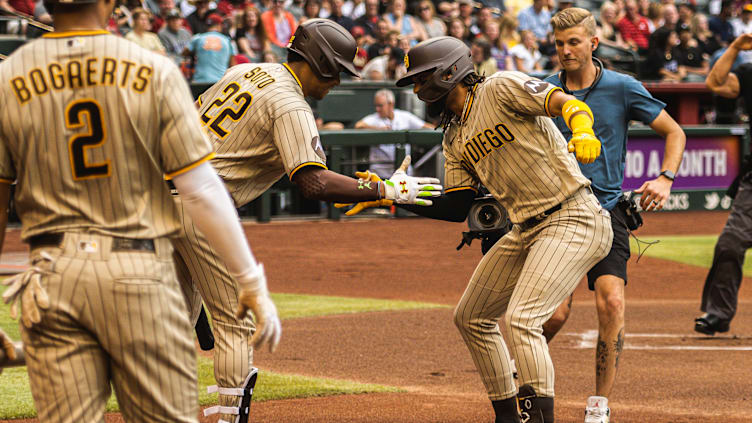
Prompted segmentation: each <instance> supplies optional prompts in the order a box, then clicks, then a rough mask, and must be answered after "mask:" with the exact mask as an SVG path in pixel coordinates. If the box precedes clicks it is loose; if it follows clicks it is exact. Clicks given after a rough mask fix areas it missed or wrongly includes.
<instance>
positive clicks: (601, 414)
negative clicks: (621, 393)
mask: <svg viewBox="0 0 752 423" xmlns="http://www.w3.org/2000/svg"><path fill="white" fill-rule="evenodd" d="M610 418H611V409H610V408H608V398H606V397H590V398H588V400H587V407H585V423H609V420H610Z"/></svg>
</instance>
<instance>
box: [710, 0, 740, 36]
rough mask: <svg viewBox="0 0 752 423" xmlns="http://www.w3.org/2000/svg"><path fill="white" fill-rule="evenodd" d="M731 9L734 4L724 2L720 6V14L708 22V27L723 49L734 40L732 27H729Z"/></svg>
mask: <svg viewBox="0 0 752 423" xmlns="http://www.w3.org/2000/svg"><path fill="white" fill-rule="evenodd" d="M733 7H734V3H733V2H732V1H731V0H726V1H724V2H723V3H722V4H721V12H720V13H719V14H718V15H717V16H713V17H712V18H710V20H708V27H709V28H710V30H711V31H712V32H713V34H715V37H716V38H717V39H718V41H719V42H720V44H721V45H722V46H723V47H726V46H727V45H728V44H729V43H730V42H731V41H733V40H734V26H733V25H731V17H732V16H733V13H732V11H733Z"/></svg>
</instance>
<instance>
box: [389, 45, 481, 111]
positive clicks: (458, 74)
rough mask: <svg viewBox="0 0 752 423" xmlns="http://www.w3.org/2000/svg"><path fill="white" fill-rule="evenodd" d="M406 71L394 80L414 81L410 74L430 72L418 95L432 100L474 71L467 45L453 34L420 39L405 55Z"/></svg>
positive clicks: (428, 101) (429, 100) (412, 82)
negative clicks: (452, 35)
mask: <svg viewBox="0 0 752 423" xmlns="http://www.w3.org/2000/svg"><path fill="white" fill-rule="evenodd" d="M405 67H406V68H407V73H406V74H405V76H403V77H402V78H400V79H399V80H398V81H397V86H398V87H404V86H407V85H411V84H414V83H415V81H413V77H414V76H415V75H418V74H421V73H423V72H429V71H431V76H430V77H429V78H428V79H427V80H426V82H425V84H423V86H422V87H420V90H418V93H417V94H418V98H420V99H421V100H423V101H425V102H427V103H433V102H435V101H437V100H439V99H440V98H442V97H444V96H445V95H447V94H448V93H449V91H452V89H453V88H454V87H455V86H456V85H457V84H458V83H459V82H460V81H462V78H464V77H466V76H467V75H468V74H470V73H472V72H474V71H475V68H474V67H473V61H472V60H471V59H470V48H469V47H468V46H466V45H465V43H463V42H462V41H461V40H459V39H457V38H454V37H436V38H431V39H429V40H426V41H422V42H420V43H418V44H416V45H415V47H413V48H411V49H410V51H409V52H408V53H407V54H406V55H405Z"/></svg>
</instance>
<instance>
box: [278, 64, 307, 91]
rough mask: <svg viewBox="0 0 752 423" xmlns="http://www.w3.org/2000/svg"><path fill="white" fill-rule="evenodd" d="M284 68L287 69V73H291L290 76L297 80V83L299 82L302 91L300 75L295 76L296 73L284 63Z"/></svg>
mask: <svg viewBox="0 0 752 423" xmlns="http://www.w3.org/2000/svg"><path fill="white" fill-rule="evenodd" d="M282 66H284V67H285V69H287V71H288V72H290V75H292V77H293V78H295V82H297V83H298V86H300V88H301V89H302V88H303V84H301V83H300V79H298V75H295V72H293V71H292V69H290V66H289V65H288V64H287V63H282Z"/></svg>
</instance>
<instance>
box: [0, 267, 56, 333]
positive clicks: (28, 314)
mask: <svg viewBox="0 0 752 423" xmlns="http://www.w3.org/2000/svg"><path fill="white" fill-rule="evenodd" d="M40 260H47V261H52V260H53V258H52V257H51V256H50V255H49V254H47V253H45V252H42V253H41V256H40V258H38V259H36V261H37V263H38V262H39V261H40ZM47 273H48V272H47V271H45V270H43V269H41V268H39V267H37V266H36V263H35V264H34V265H33V266H32V267H31V268H30V269H29V270H27V271H25V272H23V273H19V274H17V275H16V276H13V277H12V278H8V279H6V280H4V281H3V285H5V286H7V287H8V289H6V290H5V292H4V293H3V301H4V302H5V304H11V306H10V317H11V318H13V319H16V318H18V305H19V303H21V321H23V324H24V326H26V327H27V328H31V327H32V326H33V325H34V324H36V323H39V322H40V321H41V320H42V312H41V310H46V309H48V308H49V307H50V297H49V296H48V295H47V291H45V290H44V288H43V287H42V283H41V281H42V276H43V275H45V274H47Z"/></svg>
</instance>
